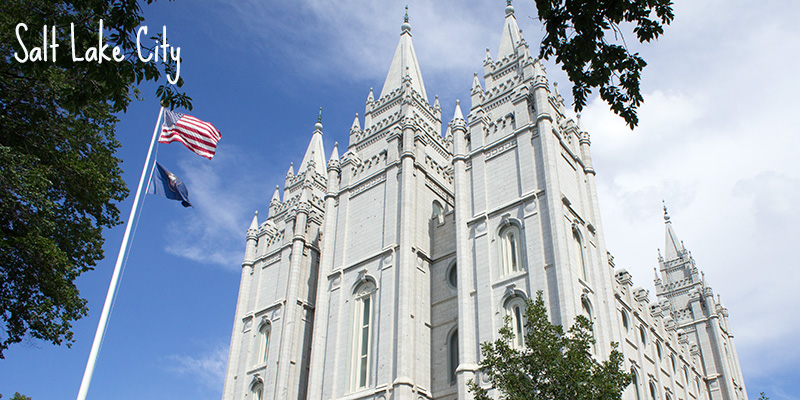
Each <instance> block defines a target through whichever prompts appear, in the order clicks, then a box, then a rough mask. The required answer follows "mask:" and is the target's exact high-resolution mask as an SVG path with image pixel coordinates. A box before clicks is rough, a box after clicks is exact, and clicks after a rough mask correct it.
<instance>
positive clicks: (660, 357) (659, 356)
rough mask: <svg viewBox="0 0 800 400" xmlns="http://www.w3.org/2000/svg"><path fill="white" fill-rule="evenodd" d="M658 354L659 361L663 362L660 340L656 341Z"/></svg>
mask: <svg viewBox="0 0 800 400" xmlns="http://www.w3.org/2000/svg"><path fill="white" fill-rule="evenodd" d="M656 353H658V361H661V359H662V356H661V342H659V341H658V340H656Z"/></svg>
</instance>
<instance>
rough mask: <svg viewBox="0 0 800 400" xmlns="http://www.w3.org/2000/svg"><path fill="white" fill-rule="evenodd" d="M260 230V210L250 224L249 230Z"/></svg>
mask: <svg viewBox="0 0 800 400" xmlns="http://www.w3.org/2000/svg"><path fill="white" fill-rule="evenodd" d="M256 229H258V210H256V215H254V216H253V222H251V223H250V229H249V230H256Z"/></svg>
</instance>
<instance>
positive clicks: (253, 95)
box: [0, 0, 800, 400]
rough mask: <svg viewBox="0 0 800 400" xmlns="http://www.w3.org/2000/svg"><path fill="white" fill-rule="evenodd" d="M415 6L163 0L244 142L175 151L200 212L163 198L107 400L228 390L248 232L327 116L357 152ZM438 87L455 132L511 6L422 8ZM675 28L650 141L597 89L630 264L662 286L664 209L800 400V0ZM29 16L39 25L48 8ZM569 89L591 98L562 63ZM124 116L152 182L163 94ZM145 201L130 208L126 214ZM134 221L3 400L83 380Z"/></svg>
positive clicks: (774, 386) (193, 74)
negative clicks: (353, 130) (79, 304)
mask: <svg viewBox="0 0 800 400" xmlns="http://www.w3.org/2000/svg"><path fill="white" fill-rule="evenodd" d="M404 5H405V3H400V2H388V1H387V2H382V3H378V2H374V1H373V2H369V1H362V0H339V1H336V2H330V1H318V2H312V1H294V2H279V1H259V0H241V1H230V2H228V1H221V0H193V1H175V2H165V1H162V2H157V3H155V4H151V5H145V6H143V8H144V15H145V17H146V19H145V21H144V22H143V25H147V26H148V27H149V29H150V30H151V32H152V31H160V30H161V27H162V26H164V25H166V26H167V38H168V41H169V42H170V43H171V44H172V45H173V46H180V47H181V55H182V57H183V63H182V66H181V76H182V77H183V78H184V80H185V82H186V84H185V85H184V89H185V90H186V91H187V92H188V93H189V94H190V95H191V96H192V97H193V99H194V110H193V111H192V112H191V114H192V115H194V116H196V117H198V118H201V119H204V120H207V121H209V122H212V123H213V124H214V125H216V127H217V128H219V130H220V131H222V135H223V138H222V140H221V141H220V144H219V147H218V149H217V155H216V156H215V157H214V159H213V160H212V161H207V160H206V159H204V158H201V157H198V156H196V155H194V154H192V153H191V152H189V151H188V150H186V149H185V148H184V147H183V146H182V145H180V144H170V145H160V146H158V153H157V158H158V160H159V162H160V163H162V164H163V165H164V166H165V167H166V168H168V169H170V170H171V171H172V172H173V173H175V174H176V175H178V176H179V177H180V178H181V179H182V180H183V181H184V182H185V183H186V185H187V186H188V189H189V196H190V199H191V201H192V203H193V204H194V206H195V208H190V209H184V208H183V207H181V206H180V203H179V202H176V201H171V200H167V199H164V198H160V197H156V196H145V197H144V198H143V200H144V203H143V205H142V207H141V212H140V213H139V217H138V225H137V228H136V231H135V234H134V238H133V240H132V245H131V247H130V252H129V256H128V259H127V264H126V268H125V270H124V273H123V276H122V279H121V284H120V286H119V291H118V294H117V297H116V301H115V304H114V308H113V312H112V314H111V318H110V322H109V325H108V330H107V333H106V336H105V340H104V343H103V347H102V349H101V351H100V355H99V358H98V362H97V367H96V371H95V374H94V378H93V380H92V385H91V388H90V390H89V396H88V398H89V399H112V400H113V399H121V400H124V399H143V398H146V399H176V400H182V399H202V400H205V399H219V398H220V397H221V392H222V380H223V379H222V377H223V374H224V372H225V368H226V361H227V349H228V345H229V341H230V334H231V328H232V324H233V318H234V315H233V314H234V309H235V305H236V297H237V293H238V284H239V274H240V272H241V261H242V257H243V255H244V244H245V236H244V234H245V230H246V229H247V227H248V226H249V224H250V221H251V220H252V217H253V212H254V211H256V210H257V211H259V212H260V213H261V215H262V216H264V215H266V213H267V208H268V202H269V200H270V198H271V196H272V192H273V191H274V188H275V185H281V186H282V185H283V181H284V177H285V174H286V170H287V169H288V166H289V163H290V162H294V163H295V164H298V163H299V162H300V161H301V158H302V156H303V153H304V151H305V148H306V146H307V145H308V142H309V140H310V139H311V134H312V132H313V129H314V128H313V126H314V123H315V122H316V119H317V113H318V110H319V107H323V124H324V142H325V148H326V152H329V151H330V149H331V148H332V145H333V143H334V142H335V141H340V142H342V143H347V134H348V131H349V128H350V125H351V123H352V120H353V116H354V114H355V113H360V114H363V112H364V102H365V99H366V97H367V94H368V92H369V88H370V87H373V88H375V90H376V91H379V90H380V88H381V87H382V85H383V81H384V78H385V76H386V72H387V71H388V68H389V64H390V62H391V58H392V55H393V53H394V49H395V47H396V45H397V41H398V39H399V33H400V24H401V23H402V16H403V12H404V10H403V7H404ZM408 5H409V16H410V22H411V25H412V33H413V40H414V45H415V49H416V53H417V57H418V60H419V64H420V68H421V70H422V75H423V78H424V81H425V84H426V90H427V93H428V94H429V96H430V97H431V100H433V95H436V94H438V95H439V98H440V102H441V105H442V109H443V112H442V115H443V116H444V118H445V120H444V121H443V122H444V123H447V122H449V119H450V116H452V115H453V111H454V105H455V101H456V99H461V100H462V101H464V104H465V105H467V106H468V104H469V89H470V87H471V83H472V74H473V72H482V68H483V62H482V61H483V59H484V55H485V51H486V50H485V49H486V48H487V47H488V48H490V50H491V52H492V54H496V53H497V48H498V46H499V43H500V33H501V30H502V24H503V17H504V13H503V9H504V8H505V2H504V1H502V0H493V1H488V2H487V1H479V0H470V1H455V0H442V1H437V2H429V1H422V0H410V1H408ZM514 6H515V8H516V16H517V20H518V22H519V25H520V27H521V29H522V30H523V35H524V37H525V38H526V40H527V41H528V43H529V44H530V45H531V47H532V48H533V49H535V48H536V45H537V43H538V42H539V41H540V40H541V38H542V36H543V31H542V27H541V24H540V23H539V21H538V20H537V19H536V18H532V16H535V15H536V10H535V8H534V5H533V2H532V1H526V2H522V1H516V2H515V4H514ZM674 10H675V15H676V18H675V21H674V22H673V24H672V25H670V26H669V27H667V28H666V32H665V34H664V36H662V37H661V38H660V39H659V40H658V41H656V42H654V43H650V44H646V45H639V44H638V43H636V42H635V40H634V37H633V34H632V33H630V32H628V35H627V36H626V37H625V38H626V39H627V44H628V45H629V46H630V48H631V49H632V50H635V51H638V52H640V53H641V55H642V56H643V57H644V59H645V60H647V62H648V66H647V68H645V71H644V74H643V78H642V92H643V93H644V98H645V104H644V105H643V106H642V107H641V109H640V111H639V119H640V124H639V127H638V128H637V129H636V130H635V131H633V132H631V131H630V130H629V129H628V128H626V127H625V125H624V123H623V121H622V120H621V119H620V118H619V117H616V116H615V115H613V114H612V113H611V112H610V111H609V110H608V107H607V106H606V105H605V104H604V103H602V102H601V101H600V100H599V99H598V98H597V97H596V96H594V97H592V98H591V99H590V101H589V105H588V107H587V108H586V109H585V110H583V112H582V117H581V121H582V124H583V127H584V129H586V130H587V131H588V132H589V133H590V134H591V139H592V157H593V161H594V166H595V169H596V171H597V180H596V181H597V190H598V196H599V201H600V209H601V214H602V218H603V228H604V232H605V238H606V245H607V247H608V250H609V251H610V252H611V253H612V254H613V255H614V257H615V263H616V266H617V268H625V269H627V270H628V271H629V272H631V273H632V275H633V279H634V284H635V285H638V286H642V287H644V288H645V289H648V290H649V291H650V298H651V299H654V298H655V290H654V288H653V268H654V267H656V266H657V254H658V253H657V249H658V248H662V249H663V247H664V221H663V218H662V215H663V211H662V209H661V207H662V200H664V201H666V204H667V207H668V208H669V214H670V216H671V217H672V222H673V224H674V227H675V230H676V231H677V234H678V236H679V237H680V239H682V240H683V241H684V243H685V245H686V247H687V248H688V249H689V250H690V251H691V252H692V255H693V256H694V259H695V260H696V262H697V266H698V267H699V268H700V269H701V270H702V271H704V272H705V277H706V280H707V282H708V284H709V285H710V286H711V287H713V288H714V291H715V293H718V294H720V295H721V299H722V302H723V303H724V305H725V306H726V307H727V308H728V310H729V312H730V324H731V327H732V330H733V333H734V335H735V337H736V346H737V351H738V354H739V359H740V362H741V366H742V370H743V373H744V377H745V384H746V387H747V390H748V393H749V396H750V397H751V398H752V399H755V398H757V397H758V393H759V392H762V391H764V392H766V393H767V395H768V396H769V397H770V398H771V399H780V400H785V399H800V395H798V393H800V383H798V382H800V379H798V378H800V373H798V372H796V371H800V347H798V346H797V345H796V343H798V341H800V334H798V332H800V318H798V317H797V316H798V311H797V310H798V309H799V308H800V291H798V290H796V287H795V286H796V285H797V283H796V282H798V281H800V268H798V261H797V260H798V258H797V256H796V249H797V245H796V243H795V242H796V241H797V239H798V237H799V236H800V235H798V233H797V229H798V228H797V227H798V225H799V224H800V208H798V207H797V206H796V205H797V204H800V172H799V171H798V168H797V167H796V166H795V165H794V161H793V160H794V159H795V156H796V154H797V149H798V148H800V137H798V134H800V131H799V129H798V128H797V125H796V124H795V123H794V122H795V121H794V120H795V117H793V116H795V115H796V113H795V108H796V102H795V99H796V95H797V93H798V92H800V79H798V75H797V66H798V65H799V64H800V24H798V23H797V21H800V4H798V3H797V2H796V1H793V0H763V1H759V2H753V1H745V0H728V1H722V0H704V1H691V0H677V1H676V2H675V5H674ZM20 22H27V23H28V25H29V26H36V24H37V22H36V21H20ZM545 66H546V67H547V73H548V76H549V79H550V82H554V81H555V82H558V83H559V84H560V87H561V93H562V95H564V96H565V97H566V98H567V101H568V102H571V98H570V97H569V90H568V89H567V88H568V87H569V82H568V80H567V78H566V76H565V74H564V73H563V72H562V71H561V70H560V68H559V67H558V66H557V65H555V64H554V63H553V62H552V61H548V62H546V63H545ZM141 89H142V93H143V97H144V98H145V100H144V101H139V102H135V103H134V104H132V105H131V107H130V108H129V110H128V112H127V113H125V114H121V115H120V116H119V118H120V123H119V124H118V127H117V135H118V139H119V141H120V143H121V148H120V150H119V152H118V156H119V157H120V158H121V159H122V160H123V164H122V165H123V169H124V171H125V173H124V176H123V177H124V179H125V180H126V182H127V183H128V186H129V187H130V188H131V191H132V192H133V191H134V190H135V189H136V184H137V182H138V179H139V176H140V173H141V170H142V166H143V163H144V161H145V155H146V152H147V147H148V144H149V139H150V137H151V134H152V130H153V127H154V125H155V122H156V117H157V114H158V107H159V106H158V102H157V99H156V97H155V95H154V91H155V85H153V84H145V85H143V86H142V87H141ZM132 202H133V196H130V197H129V198H128V199H127V200H126V201H124V202H122V203H121V204H120V205H119V208H120V210H121V213H122V215H123V218H124V219H126V220H127V215H128V213H129V212H130V208H131V205H132ZM123 231H124V226H119V227H116V228H114V229H110V230H107V231H106V232H105V235H104V236H105V239H106V243H105V247H104V248H105V252H106V258H105V259H104V260H102V261H100V262H99V263H98V265H97V267H96V269H95V270H94V271H90V272H87V273H85V274H84V275H82V276H81V277H80V278H79V279H78V280H77V285H78V287H79V289H80V291H81V294H82V296H84V297H85V298H86V299H87V300H88V302H89V303H88V305H89V315H88V316H87V317H85V318H83V319H82V320H80V321H78V322H76V323H75V324H74V332H75V343H74V344H73V345H72V346H71V347H70V348H68V347H66V346H60V347H58V346H53V345H51V344H49V343H44V342H41V341H36V340H32V339H30V340H25V341H23V342H22V343H20V344H17V345H14V346H12V347H11V348H10V349H9V350H7V351H6V352H5V357H6V358H5V359H4V360H2V361H0V394H3V396H6V397H11V395H12V394H13V393H14V392H21V393H23V394H25V395H27V396H31V397H32V398H33V399H34V400H44V399H71V398H74V397H75V396H76V395H77V393H78V387H79V386H80V381H81V377H82V375H83V370H84V367H85V365H86V360H87V358H88V354H89V350H90V347H91V343H92V339H93V336H94V332H95V329H96V327H97V322H98V320H99V316H100V311H101V309H102V306H103V301H104V299H105V296H106V291H107V288H108V284H109V282H110V279H111V273H112V270H113V267H114V262H115V260H116V256H117V252H118V250H119V245H120V243H121V240H122V234H123Z"/></svg>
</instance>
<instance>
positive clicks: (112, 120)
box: [0, 0, 191, 358]
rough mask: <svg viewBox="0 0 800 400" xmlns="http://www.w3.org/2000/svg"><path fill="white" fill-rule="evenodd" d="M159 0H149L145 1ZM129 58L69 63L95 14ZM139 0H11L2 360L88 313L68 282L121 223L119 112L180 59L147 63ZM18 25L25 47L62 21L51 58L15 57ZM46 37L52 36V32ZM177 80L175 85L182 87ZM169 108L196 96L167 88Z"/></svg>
mask: <svg viewBox="0 0 800 400" xmlns="http://www.w3.org/2000/svg"><path fill="white" fill-rule="evenodd" d="M152 1H153V0H147V1H146V2H147V3H148V4H149V3H151V2H152ZM100 19H102V20H103V23H104V28H105V31H104V35H106V36H105V39H106V42H107V43H108V44H109V45H110V46H120V48H121V49H123V50H124V55H125V60H124V61H123V62H103V63H102V64H98V63H97V62H73V61H72V57H71V56H70V53H71V45H70V43H69V40H70V39H69V38H70V23H73V24H74V25H75V28H74V29H75V41H76V43H77V46H76V47H77V48H79V49H86V48H88V47H89V46H97V41H98V39H97V36H98V26H99V20H100ZM142 21H143V17H142V16H141V8H140V6H139V4H138V3H137V1H136V0H108V1H105V0H74V1H51V0H6V1H4V2H3V12H2V13H0V54H2V56H3V62H2V63H0V358H3V351H4V350H6V349H7V348H8V346H9V345H10V344H13V343H17V342H20V341H21V340H22V339H23V338H25V337H26V335H27V336H28V337H31V338H35V339H42V340H45V341H49V342H52V343H54V344H62V343H66V344H67V345H68V346H69V345H70V343H71V342H72V332H71V327H72V325H71V324H72V322H73V321H75V320H77V319H79V318H81V317H83V316H85V315H86V313H87V308H86V300H85V299H83V298H81V297H80V293H79V291H78V289H77V288H76V287H75V284H74V283H73V281H74V280H75V279H76V278H77V277H78V276H79V275H80V274H81V273H83V272H85V271H87V270H90V269H92V267H93V266H94V265H95V264H96V261H97V260H100V259H102V258H103V249H102V246H103V236H102V229H103V228H106V227H112V226H115V225H117V224H119V223H120V222H121V221H120V218H119V210H118V209H117V206H116V203H117V202H120V201H122V200H123V199H124V198H125V196H126V195H127V194H128V189H127V187H126V185H125V182H124V181H123V180H122V177H121V173H122V170H121V169H120V165H119V164H120V160H119V159H118V158H116V157H115V156H114V153H115V151H116V150H117V148H118V147H119V143H118V142H117V140H116V138H115V134H114V127H115V124H116V122H117V118H116V117H115V116H114V113H115V112H118V111H124V110H125V109H126V107H127V106H128V104H129V103H130V101H131V100H132V98H133V97H137V96H138V94H139V92H138V90H137V89H136V86H135V85H136V84H138V83H141V82H142V81H145V80H154V81H157V80H159V78H161V76H162V71H163V73H170V72H171V71H172V68H174V66H171V65H164V64H161V65H159V64H155V63H143V62H141V61H140V60H139V58H138V56H137V55H136V52H135V49H136V48H135V46H136V42H135V29H136V28H137V26H138V25H139V24H140V23H141V22H142ZM20 22H24V23H26V24H27V25H28V27H29V29H28V31H27V32H24V31H21V35H22V38H23V40H24V42H25V43H27V46H26V47H28V50H30V49H31V47H33V46H41V43H42V27H43V25H48V27H52V26H56V27H57V28H56V32H57V34H56V35H57V38H58V41H59V45H60V48H59V50H60V52H59V53H57V54H58V57H57V58H56V61H55V62H53V61H52V57H50V58H48V61H36V62H32V61H28V62H25V63H20V62H18V61H17V60H16V59H15V58H14V57H13V54H14V52H15V51H16V52H18V53H20V52H22V50H21V47H19V43H18V40H17V37H16V31H17V30H16V27H17V24H19V23H20ZM48 40H50V38H49V37H48ZM181 84H182V82H181V81H179V82H178V86H180V85H181ZM159 95H160V97H161V99H162V104H167V105H169V106H176V105H179V106H184V107H187V108H191V99H190V98H189V97H188V96H186V95H185V94H183V93H178V92H177V91H176V89H174V88H171V87H166V88H164V87H163V86H162V88H160V92H159Z"/></svg>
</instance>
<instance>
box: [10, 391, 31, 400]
mask: <svg viewBox="0 0 800 400" xmlns="http://www.w3.org/2000/svg"><path fill="white" fill-rule="evenodd" d="M11 400H31V398H30V397H28V396H25V395H24V394H20V393H19V392H15V393H14V397H12V398H11Z"/></svg>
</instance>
